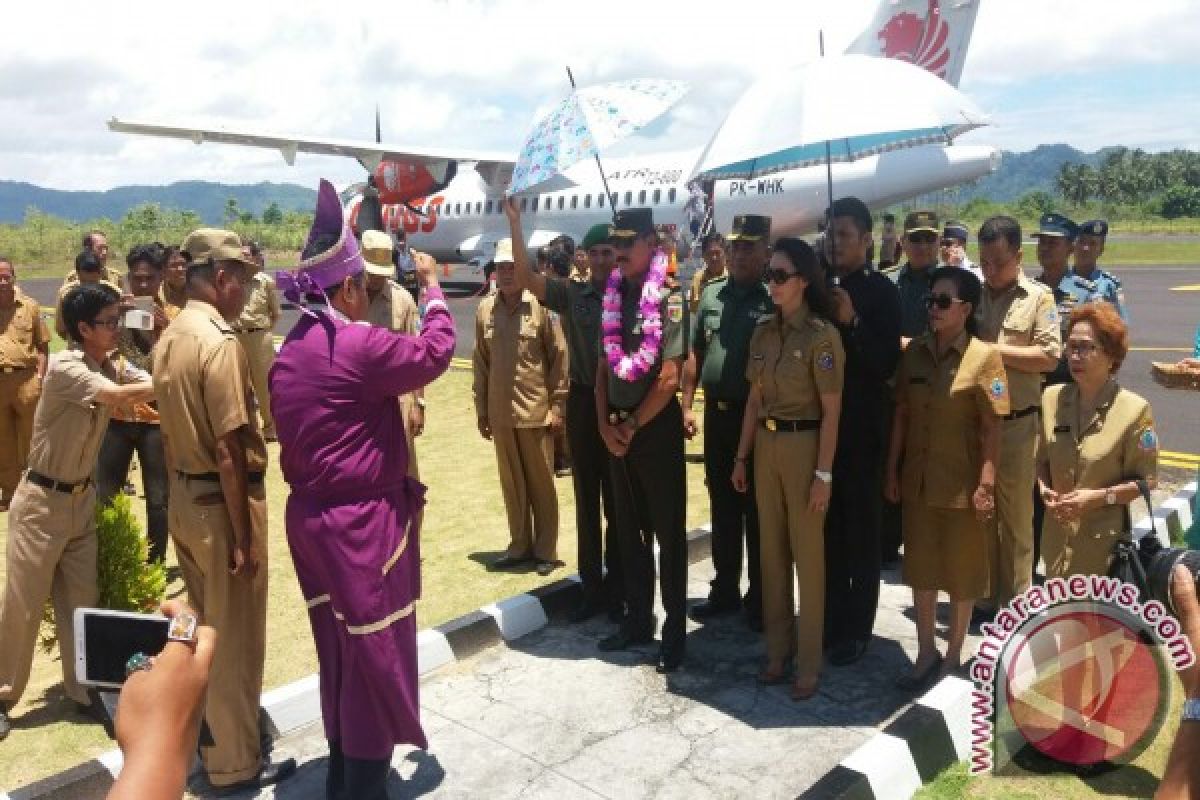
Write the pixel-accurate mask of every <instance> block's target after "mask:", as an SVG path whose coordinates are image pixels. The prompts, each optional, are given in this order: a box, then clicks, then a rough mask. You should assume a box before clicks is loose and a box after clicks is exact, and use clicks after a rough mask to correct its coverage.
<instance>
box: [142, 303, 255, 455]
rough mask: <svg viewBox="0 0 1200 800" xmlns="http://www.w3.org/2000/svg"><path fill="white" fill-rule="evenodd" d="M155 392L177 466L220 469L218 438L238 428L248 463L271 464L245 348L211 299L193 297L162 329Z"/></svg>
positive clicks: (164, 433) (155, 356)
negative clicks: (218, 464)
mask: <svg viewBox="0 0 1200 800" xmlns="http://www.w3.org/2000/svg"><path fill="white" fill-rule="evenodd" d="M154 396H155V398H156V400H157V402H158V413H159V415H160V417H161V423H162V431H163V435H164V436H165V437H166V440H167V442H168V447H169V452H170V454H171V463H170V465H169V466H170V467H171V468H172V469H177V470H180V471H181V472H186V473H187V474H189V475H199V474H203V473H206V472H216V471H217V440H218V439H220V438H221V437H222V436H225V435H226V434H228V433H230V432H231V431H235V430H239V429H240V431H241V433H240V436H241V440H242V444H243V445H244V446H245V448H246V468H247V469H248V470H249V471H251V472H259V471H262V470H264V469H265V468H266V466H267V446H266V443H265V442H264V441H263V438H262V434H261V433H260V432H259V430H258V422H257V419H258V415H257V414H255V413H253V408H254V406H253V403H254V396H253V391H252V390H251V388H250V374H249V367H248V365H247V361H246V353H245V351H243V350H242V347H241V345H240V344H238V340H237V338H236V337H235V336H234V333H233V328H232V327H231V326H230V325H229V323H228V322H226V321H225V319H224V318H223V317H222V316H221V315H220V313H218V312H217V310H216V309H215V308H213V307H212V306H211V305H209V304H208V303H204V302H201V301H199V300H189V301H188V304H187V306H186V307H185V308H184V309H183V311H181V312H179V316H177V317H176V318H175V321H174V322H172V323H171V324H170V325H169V326H168V327H167V329H166V330H165V331H163V335H162V337H161V338H160V339H159V340H158V344H157V345H156V346H155V348H154Z"/></svg>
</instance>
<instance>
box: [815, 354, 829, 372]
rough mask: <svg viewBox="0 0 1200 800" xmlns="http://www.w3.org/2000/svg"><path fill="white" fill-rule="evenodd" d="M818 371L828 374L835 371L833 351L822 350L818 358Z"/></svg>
mask: <svg viewBox="0 0 1200 800" xmlns="http://www.w3.org/2000/svg"><path fill="white" fill-rule="evenodd" d="M817 369H819V370H823V371H825V372H828V371H829V370H831V369H833V351H832V350H822V351H821V353H820V354H819V355H818V356H817Z"/></svg>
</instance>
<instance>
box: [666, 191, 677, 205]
mask: <svg viewBox="0 0 1200 800" xmlns="http://www.w3.org/2000/svg"><path fill="white" fill-rule="evenodd" d="M667 202H668V203H670V204H671V205H674V204H675V190H674V189H668V190H667Z"/></svg>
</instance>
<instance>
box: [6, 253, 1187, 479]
mask: <svg viewBox="0 0 1200 800" xmlns="http://www.w3.org/2000/svg"><path fill="white" fill-rule="evenodd" d="M1105 266H1106V267H1108V268H1109V269H1111V270H1112V271H1113V272H1114V273H1116V275H1117V276H1118V277H1119V278H1120V279H1121V281H1122V283H1123V284H1124V286H1125V298H1126V302H1127V304H1128V306H1129V315H1130V325H1131V327H1132V346H1133V349H1132V351H1131V352H1130V353H1129V357H1128V358H1127V359H1126V361H1125V364H1124V366H1123V367H1122V369H1121V373H1120V380H1121V384H1122V385H1123V386H1125V387H1126V388H1128V389H1130V390H1132V391H1135V392H1137V393H1138V394H1140V395H1142V396H1143V397H1145V398H1147V399H1148V400H1149V401H1150V403H1151V405H1152V407H1153V408H1154V415H1155V419H1156V422H1157V425H1158V427H1159V433H1160V440H1161V441H1162V444H1163V449H1164V451H1167V453H1168V455H1167V456H1166V462H1170V461H1172V460H1177V461H1178V462H1179V463H1178V464H1177V466H1183V467H1185V468H1187V467H1191V469H1192V470H1193V471H1194V470H1195V466H1194V465H1193V462H1194V461H1195V460H1196V459H1197V455H1196V454H1200V413H1198V412H1200V393H1197V392H1190V391H1183V390H1171V389H1164V388H1163V387H1161V386H1159V385H1157V384H1156V383H1154V381H1153V379H1152V378H1151V376H1150V364H1151V362H1153V361H1177V360H1179V359H1180V358H1183V357H1184V356H1186V355H1189V354H1190V353H1191V349H1192V343H1193V340H1194V338H1195V334H1196V328H1197V326H1200V266H1196V267H1188V266H1152V265H1150V266H1137V267H1127V268H1124V269H1123V268H1121V267H1120V266H1119V265H1105ZM1027 272H1028V274H1030V275H1036V274H1037V272H1038V269H1037V268H1036V266H1035V267H1034V268H1033V269H1030V270H1028V271H1027ZM482 281H483V277H482V274H481V273H480V272H479V271H478V270H474V269H472V268H470V267H468V266H466V265H452V266H451V267H450V274H449V276H446V277H442V283H443V286H444V288H445V290H446V296H447V300H448V304H449V306H450V312H451V313H452V314H453V315H454V321H455V327H456V329H457V332H458V342H457V346H456V348H455V349H456V354H457V355H458V356H460V357H462V358H470V356H471V350H472V348H473V347H474V345H475V310H476V309H477V308H478V306H479V301H480V294H479V292H480V289H481V288H482ZM21 285H22V287H23V288H24V290H25V291H26V292H28V293H29V294H31V295H33V297H34V298H36V299H37V300H38V302H40V303H42V304H43V305H45V306H48V307H51V308H52V307H53V302H54V298H55V293H56V291H57V289H58V287H59V285H60V282H59V281H56V280H52V279H40V280H30V281H24V282H22V284H21ZM1178 287H1197V288H1196V289H1193V290H1188V291H1179V290H1177V289H1178ZM297 313H298V312H296V311H294V310H288V311H285V312H284V317H283V319H282V320H281V321H280V324H279V326H278V327H277V329H276V333H278V334H281V335H282V334H284V333H286V332H287V331H288V329H289V328H290V327H291V325H292V323H293V322H294V321H295V318H296V315H297ZM1170 454H1183V455H1184V456H1186V458H1174V456H1172V455H1170ZM1164 465H1170V464H1169V463H1165V464H1164Z"/></svg>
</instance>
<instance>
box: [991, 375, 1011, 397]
mask: <svg viewBox="0 0 1200 800" xmlns="http://www.w3.org/2000/svg"><path fill="white" fill-rule="evenodd" d="M1007 388H1008V387H1006V386H1005V385H1004V379H1003V378H1001V377H999V376H997V377H995V378H992V384H991V386H989V387H988V390H989V391H990V392H991V393H992V397H995V398H997V399H999V398H1001V397H1003V396H1004V392H1005V390H1006V389H1007Z"/></svg>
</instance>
